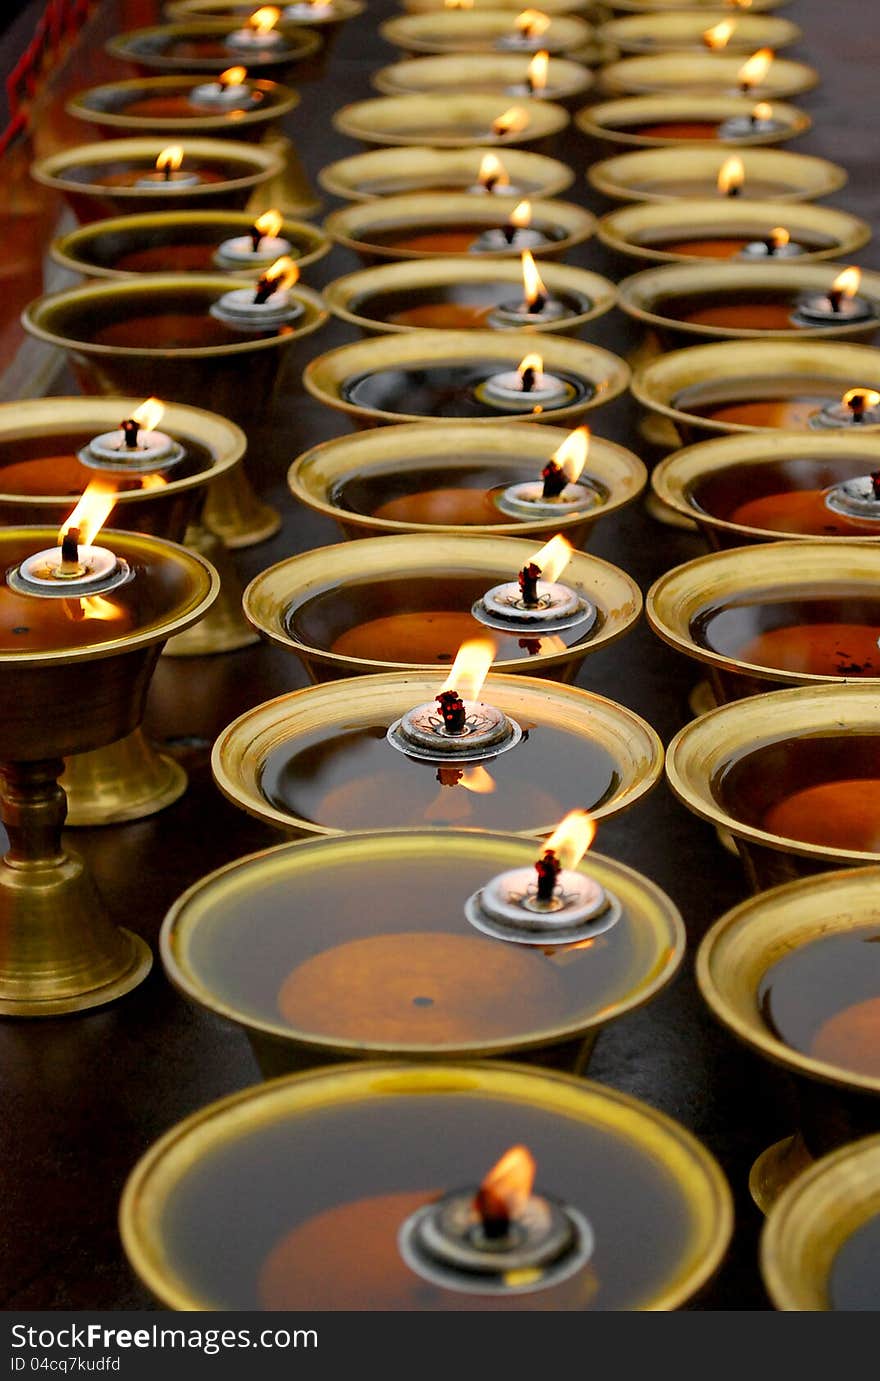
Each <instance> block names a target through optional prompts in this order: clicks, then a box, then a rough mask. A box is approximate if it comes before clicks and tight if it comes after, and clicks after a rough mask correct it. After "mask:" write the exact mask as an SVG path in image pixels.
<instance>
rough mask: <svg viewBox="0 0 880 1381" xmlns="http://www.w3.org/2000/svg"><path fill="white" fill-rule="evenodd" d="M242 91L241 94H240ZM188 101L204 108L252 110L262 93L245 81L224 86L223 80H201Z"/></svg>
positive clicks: (257, 103)
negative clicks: (254, 89) (235, 84)
mask: <svg viewBox="0 0 880 1381" xmlns="http://www.w3.org/2000/svg"><path fill="white" fill-rule="evenodd" d="M242 93H243V94H242ZM189 99H190V103H191V104H192V105H197V106H202V107H203V108H204V109H205V110H252V109H253V107H254V106H255V105H259V104H260V101H261V100H262V94H261V93H258V92H255V91H253V90H252V89H251V88H250V87H249V86H247V85H246V84H245V83H241V84H239V85H237V86H226V85H224V83H223V82H220V81H217V82H202V84H201V86H196V87H194V88H193V90H192V92H191V93H190V98H189Z"/></svg>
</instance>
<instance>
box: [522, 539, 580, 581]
mask: <svg viewBox="0 0 880 1381" xmlns="http://www.w3.org/2000/svg"><path fill="white" fill-rule="evenodd" d="M571 556H572V545H571V542H567V541H566V540H565V538H564V537H562V536H560V534H559V533H557V534H556V536H555V537H551V538H550V541H549V542H545V543H544V545H543V547H541V549H540V551H536V552H535V554H534V556H531V557H530V558H529V561H530V563H531V564H532V565H533V566H537V567H538V569H539V570H540V572H541V575H542V576H543V578H544V579H545V580H546V581H548V582H549V583H550V584H551V585H552V583H553V581H554V580H558V579H559V577H560V576H561V575H562V572H563V571H564V570H565V568H566V566H567V565H568V563H569V561H570V560H571Z"/></svg>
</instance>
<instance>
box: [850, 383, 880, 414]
mask: <svg viewBox="0 0 880 1381" xmlns="http://www.w3.org/2000/svg"><path fill="white" fill-rule="evenodd" d="M842 401H843V405H844V407H846V408H849V407H852V405H853V403H858V404H859V405H860V410H861V411H862V412H869V411H870V410H871V408H876V407H880V393H877V392H876V391H875V390H874V389H873V388H851V389H850V390H849V392H848V393H845V394H844V395H843V400H842Z"/></svg>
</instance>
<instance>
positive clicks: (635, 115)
mask: <svg viewBox="0 0 880 1381" xmlns="http://www.w3.org/2000/svg"><path fill="white" fill-rule="evenodd" d="M557 99H558V97H557ZM759 115H760V118H759ZM770 116H772V118H770ZM574 118H575V124H576V126H577V128H578V129H579V130H580V131H581V132H582V133H583V134H585V135H587V137H588V138H589V139H593V140H596V141H598V142H600V143H603V144H610V145H617V144H626V145H629V146H630V147H632V148H657V147H666V146H668V145H671V144H672V145H676V146H678V145H682V144H684V145H690V144H705V143H718V144H734V143H735V144H743V145H748V146H751V145H757V144H777V143H783V142H784V141H787V140H789V139H793V138H795V137H796V136H797V135H799V134H803V133H805V131H806V130H808V129H809V128H810V126H811V123H812V122H811V120H810V117H809V115H807V114H805V112H804V111H802V110H799V109H798V108H797V107H796V106H793V105H786V104H783V103H781V102H777V104H776V105H775V106H773V107H770V106H765V105H764V104H761V105H759V106H755V105H753V104H752V103H751V101H749V100H748V99H747V98H744V97H742V96H724V95H722V96H717V95H714V94H710V93H709V92H706V93H701V92H698V91H697V92H694V91H685V92H684V93H683V94H682V95H677V94H673V93H670V94H668V95H665V94H662V93H661V94H658V95H644V96H628V97H622V98H619V99H617V100H611V101H602V102H600V103H599V104H598V105H593V106H587V107H585V108H584V109H583V110H579V111H578V112H577V114H576V115H575V117H574Z"/></svg>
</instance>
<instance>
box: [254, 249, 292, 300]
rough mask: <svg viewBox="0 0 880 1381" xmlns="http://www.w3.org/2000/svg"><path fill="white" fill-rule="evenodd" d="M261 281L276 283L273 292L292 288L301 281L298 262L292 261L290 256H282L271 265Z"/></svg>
mask: <svg viewBox="0 0 880 1381" xmlns="http://www.w3.org/2000/svg"><path fill="white" fill-rule="evenodd" d="M261 281H262V282H265V283H274V284H275V287H274V288H273V289H272V291H273V292H278V291H279V289H280V290H282V291H283V290H284V288H292V287H293V285H294V283H297V282H298V281H299V268H298V266H297V264H296V261H295V260H294V259H291V257H290V255H289V254H282V256H281V258H280V259H276V260H275V262H274V264H270V266H269V268H267V269H266V272H265V273H264V274H263V275H262V279H261Z"/></svg>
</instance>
